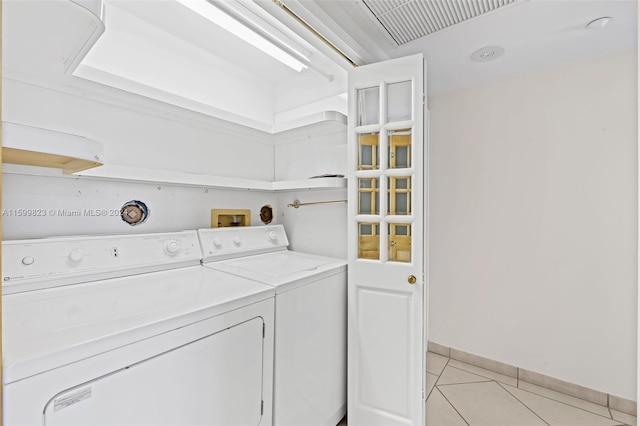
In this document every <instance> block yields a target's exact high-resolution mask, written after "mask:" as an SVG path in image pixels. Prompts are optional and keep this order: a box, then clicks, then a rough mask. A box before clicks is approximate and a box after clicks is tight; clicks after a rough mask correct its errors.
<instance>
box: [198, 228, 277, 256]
mask: <svg viewBox="0 0 640 426" xmlns="http://www.w3.org/2000/svg"><path fill="white" fill-rule="evenodd" d="M198 237H199V238H200V245H201V249H202V254H203V257H204V258H203V262H211V261H215V260H223V259H229V258H232V257H237V256H246V255H249V254H258V253H268V252H271V251H277V250H286V248H287V247H288V246H289V240H288V239H287V234H286V233H285V231H284V227H283V226H282V225H268V226H243V227H229V228H211V229H199V230H198Z"/></svg>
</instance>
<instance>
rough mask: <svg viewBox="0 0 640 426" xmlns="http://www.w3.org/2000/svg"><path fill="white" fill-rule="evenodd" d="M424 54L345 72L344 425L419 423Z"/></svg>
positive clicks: (421, 411)
mask: <svg viewBox="0 0 640 426" xmlns="http://www.w3.org/2000/svg"><path fill="white" fill-rule="evenodd" d="M423 74H424V60H423V57H422V55H415V56H410V57H406V58H400V59H395V60H391V61H385V62H381V63H377V64H371V65H367V66H363V67H358V68H355V69H353V70H352V71H351V72H350V73H349V226H348V233H349V239H348V240H349V254H348V256H349V285H348V297H349V302H348V305H349V317H348V320H349V337H348V343H349V350H348V369H349V371H348V408H347V414H348V416H349V418H348V423H349V426H357V425H385V426H389V425H423V424H424V399H423V389H424V377H425V373H424V371H425V370H424V357H425V348H424V344H425V343H424V336H425V332H424V328H425V315H424V314H425V303H424V296H425V279H424V268H425V263H426V261H425V243H424V242H425V234H426V220H425V217H426V216H425V195H424V193H425V190H424V188H425V171H424V167H425V164H426V161H425V153H426V148H425V134H424V133H425V132H424V121H425V120H424V109H425V107H424V99H425V97H424V77H423Z"/></svg>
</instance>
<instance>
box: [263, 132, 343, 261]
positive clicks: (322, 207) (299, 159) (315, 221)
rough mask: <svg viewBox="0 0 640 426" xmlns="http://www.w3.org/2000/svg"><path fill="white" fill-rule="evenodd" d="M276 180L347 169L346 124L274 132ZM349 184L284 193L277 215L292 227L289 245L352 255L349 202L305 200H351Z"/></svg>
mask: <svg viewBox="0 0 640 426" xmlns="http://www.w3.org/2000/svg"><path fill="white" fill-rule="evenodd" d="M275 143H276V145H275V157H274V158H275V179H276V180H295V179H307V178H309V177H311V176H317V175H322V174H327V173H330V174H343V175H346V172H347V171H346V169H347V125H346V124H344V123H341V122H337V121H329V122H325V123H320V124H316V125H313V126H305V127H303V128H299V129H293V130H290V131H287V132H282V133H280V134H278V135H276V137H275ZM346 199H347V190H346V189H335V190H312V191H309V190H302V191H290V192H283V193H279V194H278V197H277V200H278V204H277V211H278V213H277V217H278V219H279V221H280V223H282V224H283V225H284V227H285V229H286V230H287V235H288V236H289V243H290V245H289V248H290V249H292V250H296V251H301V252H305V253H312V254H318V255H322V256H332V257H338V258H343V259H346V258H347V205H346V204H318V205H310V206H302V207H299V208H297V209H296V208H293V207H287V204H289V203H292V202H293V201H294V200H299V201H300V202H301V203H307V202H315V201H336V200H338V201H339V200H346Z"/></svg>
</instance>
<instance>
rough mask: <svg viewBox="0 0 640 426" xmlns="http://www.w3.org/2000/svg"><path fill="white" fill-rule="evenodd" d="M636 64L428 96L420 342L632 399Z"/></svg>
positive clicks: (626, 57) (628, 58)
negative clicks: (426, 294) (426, 249)
mask: <svg viewBox="0 0 640 426" xmlns="http://www.w3.org/2000/svg"><path fill="white" fill-rule="evenodd" d="M479 66H482V64H480V65H479ZM636 66H637V61H636V52H635V51H633V52H626V53H621V54H616V55H612V56H607V57H601V58H595V59H590V60H586V61H581V62H576V63H571V64H566V65H561V66H558V67H554V68H551V69H545V70H541V71H538V72H532V73H528V74H523V75H519V76H515V77H512V78H509V79H506V80H503V81H498V82H494V83H491V84H487V85H483V86H480V87H476V88H471V89H467V90H462V91H458V92H454V93H450V94H445V95H441V96H437V97H433V98H430V99H429V108H430V110H431V161H430V171H429V176H430V179H431V185H430V191H431V195H430V197H431V198H430V205H431V208H430V217H431V223H430V230H431V236H430V259H429V264H430V271H429V273H430V275H429V276H430V286H431V288H430V306H429V309H430V314H429V321H430V324H429V332H430V340H432V341H434V342H437V343H441V344H443V345H447V346H451V347H454V348H457V349H460V350H463V351H467V352H471V353H474V354H477V355H481V356H485V357H488V358H492V359H496V360H499V361H503V362H506V363H508V364H512V365H516V366H520V367H523V368H526V369H529V370H533V371H536V372H539V373H542V374H546V375H549V376H553V377H556V378H559V379H563V380H566V381H569V382H573V383H576V384H580V385H583V386H587V387H590V388H594V389H597V390H600V391H603V392H607V393H610V394H613V395H617V396H620V397H623V398H628V399H633V400H635V399H636V387H635V378H636V359H637V358H636V337H637V305H636V303H637V300H638V298H637V293H636V292H637V287H636V282H637V279H636V278H637V277H636V271H637V261H638V259H637V254H636V253H637V252H636V237H637V229H636V227H637V220H636V217H637V213H638V212H637V206H638V204H637V196H638V188H637V176H638V164H637V158H638V157H637V131H638V127H637V119H638V109H637V98H636V95H637V90H636V84H637V68H636Z"/></svg>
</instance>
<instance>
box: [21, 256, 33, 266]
mask: <svg viewBox="0 0 640 426" xmlns="http://www.w3.org/2000/svg"><path fill="white" fill-rule="evenodd" d="M35 261H36V260H35V259H34V258H33V257H31V256H26V257H23V258H22V264H23V265H25V266H29V265H33V262H35Z"/></svg>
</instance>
